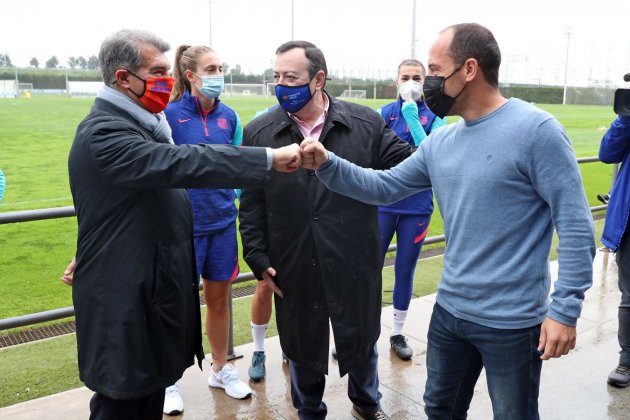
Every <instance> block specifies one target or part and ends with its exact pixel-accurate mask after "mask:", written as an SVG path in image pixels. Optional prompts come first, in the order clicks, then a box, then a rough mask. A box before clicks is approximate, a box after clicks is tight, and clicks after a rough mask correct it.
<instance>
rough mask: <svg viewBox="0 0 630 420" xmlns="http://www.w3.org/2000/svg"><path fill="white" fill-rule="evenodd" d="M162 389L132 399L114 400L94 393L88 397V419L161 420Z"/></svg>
mask: <svg viewBox="0 0 630 420" xmlns="http://www.w3.org/2000/svg"><path fill="white" fill-rule="evenodd" d="M163 404H164V390H162V391H159V392H157V393H155V394H152V395H149V396H147V397H143V398H138V399H134V400H114V399H111V398H108V397H106V396H104V395H102V394H99V393H95V394H94V395H93V396H92V398H91V399H90V420H161V419H162V405H163Z"/></svg>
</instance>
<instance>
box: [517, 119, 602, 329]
mask: <svg viewBox="0 0 630 420" xmlns="http://www.w3.org/2000/svg"><path fill="white" fill-rule="evenodd" d="M532 145H533V146H532V149H531V152H532V153H531V164H530V168H529V172H530V179H531V180H532V183H533V186H534V188H535V190H536V191H537V193H538V194H539V195H540V197H541V198H542V199H543V200H545V201H546V202H547V203H548V205H549V209H550V211H551V220H552V222H553V225H554V227H555V229H556V232H557V233H558V238H559V245H558V248H557V250H558V267H559V269H558V279H557V280H556V282H555V284H554V290H553V293H552V294H551V296H550V298H551V304H550V306H549V311H548V313H547V316H549V317H550V318H552V319H554V320H556V321H558V322H561V323H563V324H565V325H570V326H575V325H576V323H577V319H578V317H579V316H580V312H581V310H582V301H583V300H584V293H585V292H586V290H588V288H590V287H591V284H592V280H593V257H594V256H595V229H594V226H593V217H592V215H591V212H590V209H589V206H588V201H587V200H586V195H585V194H584V187H583V186H582V178H581V176H580V170H579V168H578V165H577V160H576V158H575V154H574V152H573V149H572V147H571V143H570V141H569V138H568V137H567V135H566V132H565V131H564V129H563V128H562V126H561V125H560V123H559V122H558V121H557V120H555V119H549V120H547V121H545V122H544V123H543V124H541V125H540V127H539V129H538V131H537V134H536V139H535V141H534V142H532ZM550 180H553V182H550ZM576 191H579V192H581V193H578V194H576Z"/></svg>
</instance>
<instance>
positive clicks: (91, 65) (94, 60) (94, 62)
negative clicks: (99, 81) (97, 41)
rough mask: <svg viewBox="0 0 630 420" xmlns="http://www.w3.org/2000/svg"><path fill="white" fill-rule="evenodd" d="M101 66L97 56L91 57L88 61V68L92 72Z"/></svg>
mask: <svg viewBox="0 0 630 420" xmlns="http://www.w3.org/2000/svg"><path fill="white" fill-rule="evenodd" d="M100 66H101V63H100V62H99V61H98V57H97V56H95V55H91V56H90V58H88V61H87V68H88V69H90V70H96V69H98V68H99V67H100Z"/></svg>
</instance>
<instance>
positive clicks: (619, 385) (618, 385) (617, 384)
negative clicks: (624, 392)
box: [608, 380, 630, 388]
mask: <svg viewBox="0 0 630 420" xmlns="http://www.w3.org/2000/svg"><path fill="white" fill-rule="evenodd" d="M608 384H609V385H612V386H614V387H616V388H627V387H628V385H630V382H616V381H611V380H608Z"/></svg>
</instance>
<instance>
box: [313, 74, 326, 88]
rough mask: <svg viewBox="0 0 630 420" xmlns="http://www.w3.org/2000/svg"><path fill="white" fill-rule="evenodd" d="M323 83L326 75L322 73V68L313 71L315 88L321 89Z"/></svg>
mask: <svg viewBox="0 0 630 420" xmlns="http://www.w3.org/2000/svg"><path fill="white" fill-rule="evenodd" d="M324 84H326V75H325V74H324V70H320V71H318V72H317V73H315V89H316V90H322V89H323V88H324Z"/></svg>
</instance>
